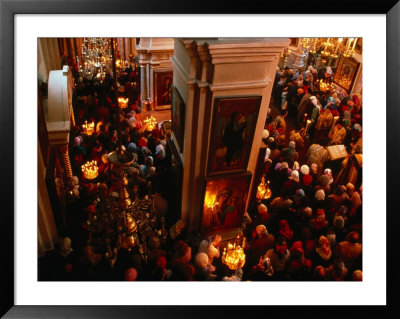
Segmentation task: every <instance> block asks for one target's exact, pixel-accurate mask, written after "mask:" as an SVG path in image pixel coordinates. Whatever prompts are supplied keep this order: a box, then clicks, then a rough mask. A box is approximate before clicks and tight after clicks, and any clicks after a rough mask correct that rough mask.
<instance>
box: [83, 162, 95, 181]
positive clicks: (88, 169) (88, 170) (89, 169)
mask: <svg viewBox="0 0 400 319" xmlns="http://www.w3.org/2000/svg"><path fill="white" fill-rule="evenodd" d="M81 169H82V173H83V175H84V176H85V178H86V179H95V178H96V177H97V176H98V175H99V172H98V170H99V168H98V167H97V161H91V162H86V163H85V164H83V165H82V166H81Z"/></svg>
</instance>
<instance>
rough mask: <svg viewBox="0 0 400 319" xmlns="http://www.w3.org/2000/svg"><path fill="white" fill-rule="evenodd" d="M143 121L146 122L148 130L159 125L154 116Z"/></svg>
mask: <svg viewBox="0 0 400 319" xmlns="http://www.w3.org/2000/svg"><path fill="white" fill-rule="evenodd" d="M143 122H144V123H145V128H146V131H152V130H154V128H155V127H156V125H157V120H156V119H155V117H153V116H150V117H146V119H145V120H144V121H143Z"/></svg>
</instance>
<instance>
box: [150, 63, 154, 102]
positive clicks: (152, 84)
mask: <svg viewBox="0 0 400 319" xmlns="http://www.w3.org/2000/svg"><path fill="white" fill-rule="evenodd" d="M150 98H151V99H152V100H154V68H153V67H152V66H151V65H150Z"/></svg>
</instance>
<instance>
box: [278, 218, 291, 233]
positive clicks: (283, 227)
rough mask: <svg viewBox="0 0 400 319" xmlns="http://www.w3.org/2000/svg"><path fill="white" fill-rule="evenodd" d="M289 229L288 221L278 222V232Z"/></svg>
mask: <svg viewBox="0 0 400 319" xmlns="http://www.w3.org/2000/svg"><path fill="white" fill-rule="evenodd" d="M289 228H290V227H289V223H288V221H287V220H286V219H281V220H280V221H279V229H280V230H287V229H289Z"/></svg>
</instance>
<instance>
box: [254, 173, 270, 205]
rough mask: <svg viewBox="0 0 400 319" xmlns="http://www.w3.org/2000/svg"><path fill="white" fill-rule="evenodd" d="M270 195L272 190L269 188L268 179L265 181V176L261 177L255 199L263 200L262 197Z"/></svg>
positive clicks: (266, 197) (265, 197)
mask: <svg viewBox="0 0 400 319" xmlns="http://www.w3.org/2000/svg"><path fill="white" fill-rule="evenodd" d="M271 196H272V192H271V190H270V188H269V181H268V182H267V183H265V178H264V177H262V178H261V182H260V184H259V185H258V187H257V194H256V198H257V200H263V199H268V198H270V197H271Z"/></svg>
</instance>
